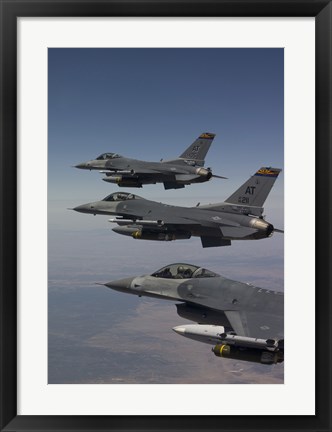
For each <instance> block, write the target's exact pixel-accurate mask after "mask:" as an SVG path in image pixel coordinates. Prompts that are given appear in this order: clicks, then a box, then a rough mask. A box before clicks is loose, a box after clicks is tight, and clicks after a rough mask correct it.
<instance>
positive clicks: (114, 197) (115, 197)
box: [102, 192, 141, 201]
mask: <svg viewBox="0 0 332 432" xmlns="http://www.w3.org/2000/svg"><path fill="white" fill-rule="evenodd" d="M140 198H141V197H139V196H137V195H134V194H132V193H129V192H114V193H111V194H110V195H107V197H105V198H104V199H103V200H102V201H128V200H134V199H140Z"/></svg>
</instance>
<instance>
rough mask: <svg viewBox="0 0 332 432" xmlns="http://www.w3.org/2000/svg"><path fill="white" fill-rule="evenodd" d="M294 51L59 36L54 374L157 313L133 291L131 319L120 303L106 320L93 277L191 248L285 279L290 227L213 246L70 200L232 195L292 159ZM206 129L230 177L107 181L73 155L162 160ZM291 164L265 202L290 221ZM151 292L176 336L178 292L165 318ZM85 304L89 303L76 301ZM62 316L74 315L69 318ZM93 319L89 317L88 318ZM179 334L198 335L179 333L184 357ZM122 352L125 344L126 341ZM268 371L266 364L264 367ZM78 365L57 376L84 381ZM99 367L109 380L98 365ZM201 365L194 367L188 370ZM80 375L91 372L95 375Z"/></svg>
mask: <svg viewBox="0 0 332 432" xmlns="http://www.w3.org/2000/svg"><path fill="white" fill-rule="evenodd" d="M283 55H284V53H283V50H282V49H76V48H75V49H63V48H61V49H55V48H52V49H49V51H48V226H49V236H48V250H49V268H48V269H49V289H50V291H49V293H50V296H49V312H50V317H51V318H50V325H49V334H50V335H51V336H52V338H51V339H50V341H51V342H50V345H49V349H50V351H49V353H50V357H49V359H50V363H49V364H50V373H51V374H52V373H54V372H55V371H61V370H68V367H69V366H70V365H71V366H72V365H75V364H78V362H79V361H81V359H82V358H84V353H86V351H85V349H86V346H87V340H90V339H89V338H90V336H91V335H90V333H91V334H94V335H95V336H93V337H94V338H95V337H96V338H97V337H98V335H99V334H101V332H102V329H103V328H104V327H105V326H106V327H107V326H109V327H110V328H112V324H111V323H112V322H113V325H114V326H115V325H116V326H120V325H121V329H122V331H124V332H126V331H127V330H126V328H125V325H126V322H129V321H130V319H131V317H132V316H133V315H134V316H137V321H135V324H133V325H134V326H135V328H136V327H138V326H139V325H140V323H142V326H143V323H144V320H143V318H144V317H143V316H142V314H141V312H140V311H141V307H142V303H141V302H139V300H138V299H135V301H134V300H133V299H132V298H128V299H124V300H123V301H124V302H125V305H127V306H126V307H127V309H126V310H127V315H125V316H123V319H122V320H120V321H121V322H119V323H115V317H113V316H112V317H111V315H107V307H106V306H105V311H104V312H103V315H102V316H103V317H104V318H103V319H105V322H104V321H103V322H99V321H98V320H101V318H100V317H99V315H98V313H95V312H94V310H92V309H91V295H92V294H91V293H90V291H89V290H90V289H91V290H92V289H95V285H94V282H107V281H110V280H112V279H113V280H114V279H117V278H120V277H125V276H133V275H137V274H144V273H152V272H153V271H155V270H157V269H159V268H161V267H163V266H164V265H167V264H169V263H170V262H177V261H185V262H188V263H193V264H197V265H203V266H205V267H207V268H210V269H211V270H213V271H216V272H217V273H221V274H223V275H224V276H226V277H229V278H232V279H236V280H240V281H244V282H250V283H253V284H256V285H258V286H263V287H265V288H272V289H279V290H283V235H280V234H274V235H273V236H272V237H271V238H268V239H264V240H259V241H243V242H241V241H238V242H233V244H232V246H231V247H224V248H210V249H203V248H202V247H201V242H200V240H199V239H198V238H192V239H190V240H184V241H175V242H168V243H163V242H151V241H140V240H133V239H131V238H129V237H124V236H120V235H118V234H116V233H114V232H112V230H111V228H112V226H111V224H110V223H109V222H108V221H107V220H108V217H103V216H96V217H94V216H92V215H85V214H81V213H76V212H73V211H70V210H68V208H72V207H75V206H77V205H80V204H84V203H87V202H90V201H96V200H98V199H101V198H103V197H105V196H106V195H108V194H110V193H112V192H115V191H118V190H126V191H127V190H128V191H130V192H133V193H136V194H138V195H140V196H142V197H145V198H148V199H153V200H157V201H161V202H165V203H170V204H174V205H185V206H195V205H196V203H197V202H201V204H206V203H211V202H220V201H223V200H225V199H226V198H227V197H228V196H230V195H231V194H232V193H233V192H234V191H235V190H236V189H237V188H238V187H239V186H240V185H241V184H242V183H243V182H244V181H246V180H247V179H248V178H249V176H250V175H252V174H254V173H255V171H256V170H257V169H258V168H260V167H261V166H273V167H278V168H283V166H284V146H283V142H284V81H283V75H284V60H283ZM202 132H213V133H215V134H216V137H215V140H214V142H213V143H212V146H211V148H210V151H209V153H208V155H207V157H206V166H209V167H211V168H212V169H213V171H214V173H216V174H220V175H223V176H226V177H228V178H229V179H228V180H218V179H214V180H211V181H209V182H207V183H202V184H197V185H192V186H187V187H186V188H184V189H180V190H168V191H165V190H164V188H163V185H160V184H159V185H147V186H145V187H143V188H142V189H130V188H128V189H127V188H125V189H119V188H118V187H117V186H116V185H112V184H108V183H106V182H103V181H102V180H101V177H102V176H101V174H99V173H98V172H93V171H92V172H90V171H85V170H78V169H76V168H73V167H72V165H75V164H77V163H80V162H83V161H86V160H89V159H92V158H94V157H96V156H98V155H99V154H101V153H104V152H116V153H120V154H123V155H125V156H128V157H133V158H139V159H145V160H151V161H158V160H160V159H161V158H164V159H169V158H174V157H176V156H178V155H180V154H181V153H182V152H183V150H184V149H185V148H186V147H188V146H189V145H190V144H191V143H192V142H193V141H194V140H195V139H196V138H197V137H198V136H199V135H200V134H201V133H202ZM283 178H284V173H283V172H282V173H281V175H280V176H279V178H278V179H277V181H276V183H275V185H274V187H273V189H272V191H271V193H270V195H269V197H268V199H267V201H266V203H265V211H264V213H265V215H266V218H267V220H268V221H269V222H271V223H273V224H274V225H275V227H277V228H281V229H282V228H283V211H284V204H283V185H284V182H283ZM73 289H75V296H74V294H72V292H73V291H72V290H73ZM86 290H87V291H86ZM88 292H89V294H88ZM71 295H72V297H70V296H71ZM102 295H104V296H105V302H106V298H107V299H109V300H108V301H109V302H110V303H111V304H112V305H113V306H114V305H116V304H117V302H118V301H122V297H121V298H120V297H119V293H115V292H112V291H111V290H109V291H106V292H105V293H104V294H102ZM73 296H74V297H73ZM128 297H131V296H128ZM145 301H146V302H147V303H143V305H145V306H146V307H148V308H151V309H149V310H150V312H151V314H150V315H151V320H150V321H148V322H149V323H150V322H152V321H153V328H154V329H157V330H158V331H157V333H158V334H159V332H160V334H161V332H166V333H165V334H167V336H165V337H166V339H167V338H168V337H171V336H169V335H170V334H172V333H173V332H172V331H171V327H172V326H175V325H177V324H179V323H181V319H180V318H179V317H178V316H177V315H176V313H175V308H174V306H173V305H172V306H171V305H170V306H169V308H167V306H165V314H166V315H167V320H166V315H165V320H166V321H167V324H166V321H163V323H159V322H158V317H157V316H155V314H154V312H153V311H154V307H157V306H154V304H152V303H149V301H150V302H151V301H152V300H144V302H145ZM71 302H73V303H71ZM95 303H96V304H97V303H98V302H95ZM105 304H106V303H105ZM162 304H164V303H163V302H162ZM68 305H70V307H69V306H68ZM75 305H76V307H77V308H79V312H77V311H76V312H75V313H74V312H73V310H74V309H73V308H75ZM94 307H97V306H96V305H95V306H94ZM158 307H159V306H158ZM160 307H161V306H160ZM162 308H164V306H162ZM96 310H97V309H96ZM158 310H159V309H158ZM163 310H164V309H163ZM91 314H92V317H91ZM150 315H148V316H150ZM105 316H106V318H105ZM108 320H109V321H108ZM112 320H113V321H112ZM128 320H129V321H128ZM60 322H61V323H62V324H61V329H59V328H57V326H59V323H60ZM82 323H89V325H88V329H89V331H88V332H87V330H86V329H85V327H84V328H83V324H82ZM107 323H108V324H107ZM156 326H157V327H156ZM143 327H144V326H143ZM143 327H142V328H143ZM142 331H143V330H142ZM169 332H170V333H169ZM74 333H75V344H79V345H80V350H77V353H76V351H75V350H74V352H72V351H70V350H69V348H68V346H71V344H72V339H71V337H72V334H74ZM130 334H131V332H129V335H128V334H127V333H125V336H126V337H124V338H123V340H122V339H121V341H120V342H119V340H118V339H117V340H116V343H117V347H118V349H119V350H120V351H123V349H125V348H126V346H127V345H128V343H130V341H129V339H128V337H129V336H130ZM144 334H145V337H146V343H147V344H148V343H149V340H150V339H149V338H150V336H151V335H149V332H148V331H146V328H145V327H144ZM115 336H116V335H113V337H115ZM175 336H176V335H175ZM109 337H110V335H109V334H107V337H105V343H106V344H107V343H108V341H110V339H109ZM53 340H54V342H52V341H53ZM167 340H168V339H167ZM177 340H178V343H179V347H180V349H181V347H182V344H183V343H184V342H183V341H181V339H180V338H179V337H178V336H176V337H175V339H174V342H173V339H172V343H171V346H170V351H169V354H170V358H173V351H172V350H173V347H174V343H177V342H175V341H177ZM119 344H120V345H119ZM121 344H123V346H122V345H121ZM199 345H200V344H198V345H197V344H193V345H191V346H190V354H188V356H189V357H190V358H191V359H193V358H195V356H196V353H197V352H198V351H200V352H202V353H204V354H203V355H205V350H204V346H203V347H202V346H199ZM202 345H203V344H202ZM107 349H110V348H109V347H108V348H107ZM188 349H189V348H188ZM59 352H61V356H60V357H59ZM93 353H94V354H93V358H98V355H97V356H95V351H93ZM87 355H88V354H87ZM89 355H91V352H90V354H89ZM108 355H110V356H112V353H108ZM160 355H161V356H162V355H163V353H162V352H161V353H160ZM206 356H207V357H206V361H212V360H208V359H211V358H210V353H209V352H207V354H206ZM131 357H132V356H131ZM187 358H188V357H187V356H186V357H185V359H184V363H183V364H184V368H185V365H186V364H187ZM198 358H200V357H198ZM218 360H219V359H218ZM66 362H67V363H66ZM76 362H77V363H76ZM170 364H171V362H169V361H167V365H165V368H166V369H165V371H164V372H165V376H166V377H167V376H168V374H169V373H170V372H169V370H170V369H169V367H171V366H170ZM205 364H206V363H205V360H204V361H198V360H197V362H196V363H195V369H194V370H195V371H196V372H197V373H198V372H199V371H200V373H201V376H203V377H204V376H205V375H204V374H205V372H206V367H205ZM213 364H214V363H213ZM220 365H221V364H220V362H216V363H215V370H213V377H211V379H219V378H220ZM90 366H91V370H90V369H89V371H90V372H88V373H90V374H93V373H95V371H98V370H99V369H100V365H98V361H97V360H94V361H93V362H92V363H91V365H90ZM142 367H144V364H142ZM158 367H160V368H161V367H162V366H158ZM223 367H226V369H227V367H232V366H227V365H223ZM106 369H107V368H106ZM265 370H266V369H265ZM105 373H106V372H105ZM160 373H161V369H160ZM211 373H212V372H211ZM278 373H279V372H278ZM50 376H51V375H50ZM53 376H54V375H53ZM91 376H92V375H91ZM259 376H261V372H260V373H259V374H258V375H257V377H256V378H257V380H258V377H259ZM218 377H219V378H218ZM256 378H255V379H256ZM54 379H55V378H54ZM72 379H73V377H71V376H66V377H64V376H62V375H61V374H59V376H58V375H57V377H56V380H59V382H61V380H63V381H62V382H72V381H71V380H72ZM91 379H92V378H91ZM93 379H95V382H98V380H97V378H93ZM105 379H106V378H105ZM124 379H126V377H125V376H124ZM190 379H191V378H189V377H188V382H191V381H190ZM264 379H265V378H264ZM269 379H270V378H266V381H265V382H269V381H268V380H269ZM75 380H76V381H75V382H77V381H78V382H86V377H85V376H80V377H76V378H75ZM203 380H204V378H203ZM57 382H58V381H57ZM218 382H219V381H218ZM243 382H245V381H243ZM254 382H259V381H254Z"/></svg>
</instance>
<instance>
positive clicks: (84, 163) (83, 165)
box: [74, 162, 89, 169]
mask: <svg viewBox="0 0 332 432" xmlns="http://www.w3.org/2000/svg"><path fill="white" fill-rule="evenodd" d="M74 166H75V168H79V169H86V168H89V164H88V163H86V162H82V163H79V164H77V165H74Z"/></svg>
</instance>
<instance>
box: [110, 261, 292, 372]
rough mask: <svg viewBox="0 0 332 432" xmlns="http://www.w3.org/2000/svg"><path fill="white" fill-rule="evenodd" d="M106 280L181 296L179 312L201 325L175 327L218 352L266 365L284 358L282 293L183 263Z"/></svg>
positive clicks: (146, 292) (144, 292)
mask: <svg viewBox="0 0 332 432" xmlns="http://www.w3.org/2000/svg"><path fill="white" fill-rule="evenodd" d="M104 285H105V286H106V287H108V288H112V289H114V290H117V291H120V292H124V293H128V294H135V295H138V296H148V297H157V298H162V299H166V300H172V301H180V302H181V303H179V304H176V307H177V312H178V314H179V315H180V316H181V317H182V318H185V319H189V320H191V321H194V322H196V323H198V324H189V325H181V326H177V327H174V328H173V330H174V331H175V332H176V333H178V334H180V335H182V336H185V337H188V338H190V339H194V340H197V341H200V342H204V343H208V344H211V345H213V349H212V351H213V352H214V354H215V355H216V356H219V357H225V358H232V359H237V360H245V361H251V362H257V363H263V364H274V363H280V362H282V361H283V359H284V340H283V337H284V336H283V335H284V324H283V315H284V295H283V293H282V292H279V291H272V290H267V289H263V288H258V287H256V286H253V285H250V284H246V283H242V282H237V281H234V280H231V279H226V278H225V277H223V276H220V275H219V274H216V273H214V272H212V271H210V270H207V269H205V268H202V267H199V266H196V265H192V264H183V263H176V264H170V265H167V266H166V267H163V268H162V269H160V270H158V271H156V272H155V273H153V274H151V275H144V276H138V277H130V278H126V279H121V280H116V281H112V282H108V283H106V284H104Z"/></svg>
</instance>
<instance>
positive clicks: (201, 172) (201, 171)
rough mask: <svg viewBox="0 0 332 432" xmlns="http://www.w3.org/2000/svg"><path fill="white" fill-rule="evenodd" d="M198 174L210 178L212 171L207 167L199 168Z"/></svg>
mask: <svg viewBox="0 0 332 432" xmlns="http://www.w3.org/2000/svg"><path fill="white" fill-rule="evenodd" d="M196 174H197V175H199V176H201V177H206V178H207V179H208V180H210V178H211V177H212V171H211V170H209V169H206V168H197V170H196Z"/></svg>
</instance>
